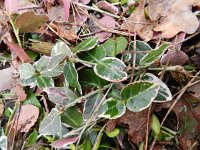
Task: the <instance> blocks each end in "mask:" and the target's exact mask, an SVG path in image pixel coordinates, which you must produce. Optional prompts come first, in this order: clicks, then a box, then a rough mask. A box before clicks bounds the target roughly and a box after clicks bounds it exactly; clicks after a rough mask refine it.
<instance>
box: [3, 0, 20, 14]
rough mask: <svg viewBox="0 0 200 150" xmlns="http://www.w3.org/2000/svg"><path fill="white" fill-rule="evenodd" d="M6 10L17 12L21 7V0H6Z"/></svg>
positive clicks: (11, 12)
mask: <svg viewBox="0 0 200 150" xmlns="http://www.w3.org/2000/svg"><path fill="white" fill-rule="evenodd" d="M5 6H6V10H7V11H8V12H9V13H10V14H13V13H17V12H18V9H19V0H5Z"/></svg>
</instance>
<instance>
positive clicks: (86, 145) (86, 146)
mask: <svg viewBox="0 0 200 150" xmlns="http://www.w3.org/2000/svg"><path fill="white" fill-rule="evenodd" d="M78 150H92V143H91V141H90V139H89V138H87V139H86V140H85V141H84V142H83V144H82V145H81V148H80V149H78Z"/></svg>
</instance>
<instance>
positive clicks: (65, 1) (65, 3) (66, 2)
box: [63, 0, 70, 21]
mask: <svg viewBox="0 0 200 150" xmlns="http://www.w3.org/2000/svg"><path fill="white" fill-rule="evenodd" d="M63 7H64V16H65V21H68V19H69V14H70V0H63Z"/></svg>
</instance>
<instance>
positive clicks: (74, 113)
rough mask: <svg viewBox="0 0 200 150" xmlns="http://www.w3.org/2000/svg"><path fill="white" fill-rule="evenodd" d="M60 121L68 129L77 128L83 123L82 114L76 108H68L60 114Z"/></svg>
mask: <svg viewBox="0 0 200 150" xmlns="http://www.w3.org/2000/svg"><path fill="white" fill-rule="evenodd" d="M61 121H62V123H65V124H67V125H69V126H70V127H73V128H78V127H80V126H81V125H82V123H83V117H82V113H80V112H79V111H78V110H77V108H76V107H70V108H68V109H67V110H65V111H64V112H63V113H62V115H61Z"/></svg>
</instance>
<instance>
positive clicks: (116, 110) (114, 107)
mask: <svg viewBox="0 0 200 150" xmlns="http://www.w3.org/2000/svg"><path fill="white" fill-rule="evenodd" d="M125 111H126V106H125V105H124V104H123V102H122V101H121V100H116V99H113V98H109V99H107V100H106V101H105V102H104V103H103V105H102V106H101V108H100V115H99V116H100V117H103V118H108V119H116V118H119V117H121V116H122V115H123V114H124V113H125Z"/></svg>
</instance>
